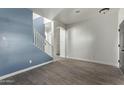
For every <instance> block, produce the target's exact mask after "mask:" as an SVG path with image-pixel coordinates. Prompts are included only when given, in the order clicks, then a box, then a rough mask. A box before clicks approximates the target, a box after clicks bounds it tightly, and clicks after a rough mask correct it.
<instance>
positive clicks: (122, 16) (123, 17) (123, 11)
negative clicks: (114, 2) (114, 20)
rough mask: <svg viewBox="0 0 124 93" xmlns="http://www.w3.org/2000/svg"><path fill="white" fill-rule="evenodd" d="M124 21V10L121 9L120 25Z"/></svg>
mask: <svg viewBox="0 0 124 93" xmlns="http://www.w3.org/2000/svg"><path fill="white" fill-rule="evenodd" d="M123 20H124V8H120V9H119V17H118V25H119V24H121V22H122V21H123Z"/></svg>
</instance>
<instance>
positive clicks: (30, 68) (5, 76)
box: [0, 60, 54, 80]
mask: <svg viewBox="0 0 124 93" xmlns="http://www.w3.org/2000/svg"><path fill="white" fill-rule="evenodd" d="M53 61H54V60H52V61H48V62H45V63H42V64H38V65H35V66H32V67H29V68H26V69H22V70H19V71H16V72H13V73H10V74H7V75H4V76H1V77H0V80H2V79H5V78H8V77H11V76H15V75H17V74H20V73H23V72H26V71H29V70H32V69H34V68H37V67H40V66H43V65H46V64H49V63H51V62H53Z"/></svg>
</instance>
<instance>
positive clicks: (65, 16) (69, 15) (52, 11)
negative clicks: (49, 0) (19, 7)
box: [32, 8, 118, 24]
mask: <svg viewBox="0 0 124 93" xmlns="http://www.w3.org/2000/svg"><path fill="white" fill-rule="evenodd" d="M32 10H33V12H35V13H37V14H39V15H41V16H43V17H46V18H49V19H51V20H56V21H59V22H61V23H63V24H72V23H76V22H79V21H83V20H87V19H89V18H92V17H95V16H98V15H101V14H99V12H98V11H99V10H100V8H34V9H32ZM76 10H79V11H80V13H75V11H76ZM115 11H118V9H117V8H111V9H110V11H109V13H112V12H115Z"/></svg>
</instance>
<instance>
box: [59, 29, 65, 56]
mask: <svg viewBox="0 0 124 93" xmlns="http://www.w3.org/2000/svg"><path fill="white" fill-rule="evenodd" d="M65 51H66V49H65V29H64V28H62V27H60V57H65Z"/></svg>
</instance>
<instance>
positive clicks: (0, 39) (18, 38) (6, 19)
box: [0, 8, 53, 76]
mask: <svg viewBox="0 0 124 93" xmlns="http://www.w3.org/2000/svg"><path fill="white" fill-rule="evenodd" d="M52 59H53V58H52V57H50V56H49V55H47V54H46V53H44V52H42V51H40V50H39V49H38V48H36V47H35V46H34V45H33V18H32V11H30V10H28V9H19V8H18V9H16V8H13V9H12V8H11V9H2V8H1V9H0V76H3V75H6V74H9V73H12V72H16V71H18V70H22V69H25V68H28V67H31V66H34V65H37V64H41V63H44V62H47V61H50V60H52ZM29 60H32V64H30V63H29Z"/></svg>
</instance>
